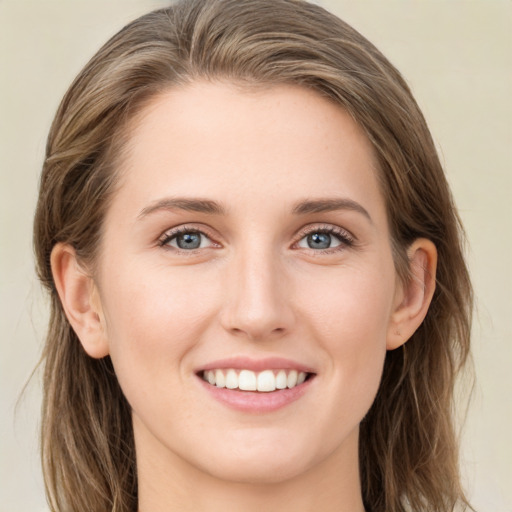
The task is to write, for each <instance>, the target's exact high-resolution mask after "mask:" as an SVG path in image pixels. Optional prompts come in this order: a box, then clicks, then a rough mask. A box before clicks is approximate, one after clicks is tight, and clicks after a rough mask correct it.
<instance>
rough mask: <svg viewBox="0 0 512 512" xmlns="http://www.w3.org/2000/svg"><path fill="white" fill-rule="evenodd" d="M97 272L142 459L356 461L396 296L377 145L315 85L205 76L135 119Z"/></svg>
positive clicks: (276, 469) (265, 469)
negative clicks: (258, 86)
mask: <svg viewBox="0 0 512 512" xmlns="http://www.w3.org/2000/svg"><path fill="white" fill-rule="evenodd" d="M128 146H129V149H128V152H127V154H126V155H125V158H124V161H123V163H122V165H121V171H120V172H121V181H120V187H119V190H118V192H117V193H116V195H115V197H114V198H113V201H112V203H111V206H110V208H109V211H108V213H107V216H106V219H105V226H104V227H105V230H104V237H103V241H102V246H101V251H100V254H99V260H98V263H99V265H98V269H99V270H98V273H97V275H96V278H95V282H96V285H97V290H98V296H99V301H100V304H101V315H100V316H101V321H102V324H103V326H104V332H105V340H106V341H105V343H106V344H108V351H109V353H110V355H111V358H112V361H113V364H114V367H115V370H116V373H117V376H118V379H119V382H120V384H121V387H122V389H123V391H124V393H125V395H126V397H127V399H128V401H129V403H130V405H131V407H132V408H133V421H134V432H135V438H136V448H137V454H138V457H140V458H141V460H142V459H151V460H152V461H153V463H154V464H156V465H158V466H159V467H176V465H179V466H180V467H183V468H189V469H190V468H192V469H193V470H194V471H199V472H201V473H207V474H209V475H211V476H214V477H218V478H222V479H227V480H234V481H245V482H249V481H250V482H267V481H278V480H284V479H287V478H292V477H294V476H296V475H299V474H303V473H305V472H308V471H314V470H315V468H320V467H325V466H326V465H328V464H335V465H339V464H344V463H349V462H348V461H350V463H351V464H357V439H358V429H359V423H360V422H361V420H362V419H363V417H364V415H365V413H366V412H367V410H368V409H369V407H370V405H371V403H372V401H373V399H374V397H375V394H376V392H377V389H378V386H379V381H380V377H381V372H382V366H383V362H384V357H385V352H386V343H387V340H388V337H389V330H390V319H391V316H392V314H393V310H394V308H395V307H396V305H397V301H398V300H399V298H398V296H399V293H398V288H399V287H398V285H397V278H396V273H395V269H394V264H393V260H392V255H391V246H390V241H389V229H388V225H387V218H386V210H385V205H384V200H383V197H382V195H381V193H380V191H379V187H378V183H377V178H376V165H375V162H374V159H373V155H372V149H371V146H370V144H369V142H368V141H367V139H366V137H365V136H364V135H363V133H362V131H361V130H360V129H359V127H358V126H357V125H356V124H355V123H354V121H353V120H352V119H351V117H350V116H349V115H348V114H347V113H345V112H344V111H343V110H342V109H340V108H339V107H337V106H335V105H333V104H331V103H330V102H328V101H327V100H326V99H323V98H321V97H320V96H319V95H317V94H316V93H313V92H311V91H308V90H305V89H302V88H299V87H293V86H279V87H273V88H268V89H263V90H259V91H254V90H251V91H245V90H240V89H237V88H235V87H233V86H231V85H228V84H223V83H216V84H212V83H209V84H206V83H196V84H194V85H189V86H187V87H184V88H181V89H178V88H177V89H172V90H169V91H168V92H167V93H165V94H163V95H161V96H159V97H158V98H155V99H154V100H153V101H152V103H151V104H150V105H149V106H148V107H146V108H145V110H144V111H143V113H142V115H141V116H139V118H138V120H137V121H136V123H135V124H134V127H133V132H132V134H131V138H130V141H129V145H128Z"/></svg>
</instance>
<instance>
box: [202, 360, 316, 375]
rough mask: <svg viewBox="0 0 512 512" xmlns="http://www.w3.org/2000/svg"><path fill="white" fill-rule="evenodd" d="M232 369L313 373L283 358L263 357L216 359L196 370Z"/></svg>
mask: <svg viewBox="0 0 512 512" xmlns="http://www.w3.org/2000/svg"><path fill="white" fill-rule="evenodd" d="M228 368H233V369H235V370H251V371H253V372H261V371H263V370H297V371H301V372H306V373H315V372H314V370H313V369H312V368H311V367H309V366H307V365H305V364H302V363H299V362H297V361H293V360H292V359H286V358H283V357H265V358H262V359H255V358H252V357H244V356H237V357H229V358H226V359H218V360H216V361H212V362H210V363H207V364H205V365H204V366H201V367H200V368H198V369H197V372H196V373H198V372H201V371H205V370H222V369H228Z"/></svg>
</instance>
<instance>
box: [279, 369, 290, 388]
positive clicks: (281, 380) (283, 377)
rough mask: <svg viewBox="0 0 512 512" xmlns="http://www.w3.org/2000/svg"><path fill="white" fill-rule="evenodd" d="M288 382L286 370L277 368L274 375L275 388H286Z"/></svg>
mask: <svg viewBox="0 0 512 512" xmlns="http://www.w3.org/2000/svg"><path fill="white" fill-rule="evenodd" d="M287 382H288V378H287V377H286V372H285V371H284V370H279V372H278V373H277V375H276V388H277V389H286V386H287Z"/></svg>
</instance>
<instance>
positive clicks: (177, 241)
mask: <svg viewBox="0 0 512 512" xmlns="http://www.w3.org/2000/svg"><path fill="white" fill-rule="evenodd" d="M160 243H161V245H162V246H165V245H167V246H170V247H174V248H176V249H180V250H184V251H193V250H194V249H202V248H204V247H210V246H211V245H212V241H211V240H210V239H209V238H208V237H207V236H206V235H205V234H204V233H201V232H200V231H192V230H183V231H180V232H174V233H169V234H168V235H166V237H165V239H164V240H162V241H161V242H160Z"/></svg>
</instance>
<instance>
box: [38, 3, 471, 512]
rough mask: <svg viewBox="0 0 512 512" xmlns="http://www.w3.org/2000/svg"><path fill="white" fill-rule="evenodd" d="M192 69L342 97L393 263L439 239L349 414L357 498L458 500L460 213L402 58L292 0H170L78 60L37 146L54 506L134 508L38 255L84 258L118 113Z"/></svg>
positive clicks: (94, 383)
mask: <svg viewBox="0 0 512 512" xmlns="http://www.w3.org/2000/svg"><path fill="white" fill-rule="evenodd" d="M196 80H210V81H215V80H223V81H227V82H231V83H235V84H239V85H241V86H242V87H243V86H244V85H246V86H248V87H254V86H261V87H271V86H273V85H276V84H296V85H299V86H302V87H305V88H308V89H310V90H313V91H316V92H317V93H318V94H320V95H322V96H323V97H325V98H328V99H330V101H332V102H333V103H334V104H336V105H339V106H340V108H343V109H345V110H346V111H347V112H349V113H350V115H351V116H352V117H353V119H354V120H355V121H356V122H357V123H358V124H359V125H360V126H361V127H362V129H363V130H364V132H365V134H366V136H367V137H368V139H369V140H370V142H371V144H372V146H373V148H374V152H375V155H376V157H377V161H378V179H379V182H380V186H381V190H382V194H383V197H384V199H385V203H386V206H387V214H388V219H389V225H390V235H391V244H392V248H393V254H394V260H395V266H396V269H397V272H398V275H399V276H400V278H401V279H402V280H404V281H407V280H408V279H409V276H408V273H407V269H408V259H407V247H408V246H409V245H410V244H411V242H412V241H413V240H415V239H416V238H418V237H425V238H428V239H429V240H431V241H432V242H433V243H434V244H435V246H436V248H437V251H438V267H437V276H436V291H435V294H434V297H433V300H432V303H431V306H430V308H429V311H428V313H427V316H426V318H425V320H424V322H423V323H422V325H421V326H420V327H419V329H418V330H417V331H416V332H415V334H414V335H413V336H412V338H411V339H410V340H409V341H408V342H407V344H406V345H404V346H403V348H402V349H397V350H394V351H390V352H388V353H387V354H386V359H385V363H384V370H383V377H382V382H381V385H380V388H379V391H378V394H377V397H376V399H375V402H374V403H373V405H372V407H371V409H370V410H369V412H368V414H367V415H366V417H365V418H364V420H363V422H362V424H361V426H360V448H359V461H360V476H361V484H362V494H363V501H364V505H365V507H366V508H367V510H368V511H372V512H384V511H394V512H403V511H415V512H420V511H423V512H426V511H428V512H447V511H452V510H455V509H456V508H457V507H460V508H461V510H465V509H468V508H471V507H470V505H469V504H468V502H467V500H466V498H465V496H464V493H463V490H462V488H461V484H460V477H459V470H458V442H457V436H456V432H455V429H454V410H453V395H454V383H455V378H456V376H457V374H458V373H459V372H460V370H461V369H462V368H463V367H464V365H465V363H466V360H467V359H468V355H469V340H470V327H471V313H472V288H471V284H470V280H469V276H468V271H467V267H466V265H465V262H464V257H463V248H464V247H463V245H464V237H463V231H462V227H461V223H460V220H459V217H458V215H457V212H456V209H455V206H454V202H453V199H452V196H451V193H450V190H449V187H448V184H447V181H446V178H445V175H444V172H443V169H442V166H441V164H440V161H439V158H438V156H437V152H436V149H435V145H434V143H433V141H432V138H431V135H430V133H429V130H428V128H427V125H426V122H425V120H424V118H423V115H422V114H421V112H420V110H419V108H418V106H417V104H416V102H415V100H414V99H413V97H412V94H411V92H410V90H409V87H408V86H407V84H406V82H405V81H404V79H403V78H402V77H401V75H400V73H399V72H398V71H397V70H396V69H395V68H394V67H393V65H391V64H390V62H389V61H388V60H387V59H386V58H385V57H384V56H383V55H382V54H381V53H380V52H379V51H378V50H377V49H376V48H375V47H374V46H373V45H372V44H371V43H370V42H369V41H367V40H366V39H365V38H364V37H363V36H361V35H360V34H359V33H358V32H357V31H355V30H354V29H353V28H351V27H350V26H349V25H347V24H346V23H344V22H343V21H341V20H340V19H339V18H337V17H336V16H334V15H332V14H330V13H328V12H327V11H325V10H324V9H322V8H321V7H319V6H316V5H313V4H310V3H307V2H304V1H301V0H184V1H180V2H178V3H176V4H174V5H171V6H169V7H167V8H164V9H160V10H157V11H154V12H152V13H149V14H147V15H145V16H142V17H141V18H139V19H137V20H135V21H133V22H132V23H130V24H129V25H127V26H126V27H125V28H123V29H122V30H121V31H120V32H119V33H118V34H116V35H115V36H113V37H112V38H111V39H110V40H109V41H108V42H107V43H106V44H105V45H104V46H103V47H102V48H101V49H100V50H99V51H98V53H96V55H95V56H94V57H93V58H92V59H91V60H90V62H89V63H88V64H87V65H86V66H85V68H84V69H83V71H82V72H81V73H80V74H79V75H78V77H77V78H76V79H75V81H74V82H73V84H72V85H71V87H70V88H69V90H68V92H67V93H66V95H65V96H64V99H63V100H62V103H61V104H60V107H59V108H58V111H57V114H56V117H55V120H54V122H53V124H52V127H51V130H50V134H49V137H48V142H47V147H46V158H45V161H44V166H43V171H42V176H41V182H40V193H39V200H38V204H37V210H36V214H35V224H34V245H35V253H36V258H37V271H38V275H39V277H40V279H41V281H42V283H43V284H44V285H45V287H46V288H47V290H48V292H49V295H50V298H51V316H50V321H49V329H48V333H47V338H46V345H45V348H44V353H43V359H42V361H43V363H44V377H43V379H44V399H43V406H42V418H43V419H42V431H41V432H42V448H41V451H42V460H43V469H44V475H45V482H46V490H47V495H48V500H49V503H50V506H51V508H52V510H58V511H68V510H72V511H89V510H98V511H99V510H111V511H115V512H134V511H136V510H137V469H136V458H135V447H134V439H133V429H132V420H131V410H130V407H129V405H128V403H127V401H126V399H125V397H124V395H123V393H122V391H121V389H120V387H119V384H118V381H117V378H116V375H115V373H114V370H113V366H112V363H111V360H110V358H109V357H108V356H107V357H105V358H103V359H93V358H91V357H89V356H88V355H87V354H86V353H85V351H84V350H83V348H82V346H81V344H80V342H79V340H78V338H77V336H76V334H75V332H74V331H73V329H72V328H71V326H70V324H69V322H68V321H67V319H66V316H65V314H64V311H63V308H62V305H61V303H60V300H59V297H58V294H57V291H56V287H55V284H54V280H53V277H52V270H51V265H50V255H51V252H52V249H53V247H54V246H55V244H57V243H59V242H63V243H66V244H70V245H71V246H73V247H74V248H75V250H76V252H77V255H78V258H79V259H80V261H82V262H84V264H85V265H89V266H90V268H93V266H94V259H95V254H96V252H97V249H98V245H99V243H100V241H101V236H102V221H103V218H104V215H105V212H106V209H107V208H108V206H109V202H110V199H111V197H112V195H113V194H114V193H115V191H116V184H117V177H118V173H116V163H117V161H118V159H119V157H120V155H121V153H122V152H123V148H124V147H125V146H126V144H127V140H128V139H129V128H130V121H131V120H133V119H134V116H136V114H137V113H138V112H140V111H141V110H142V109H143V108H144V106H145V105H146V104H147V101H149V100H151V99H152V98H154V97H155V96H156V95H158V94H160V93H162V92H164V91H166V90H169V89H170V88H172V87H176V86H181V85H186V84H187V83H191V82H194V81H196Z"/></svg>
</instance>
